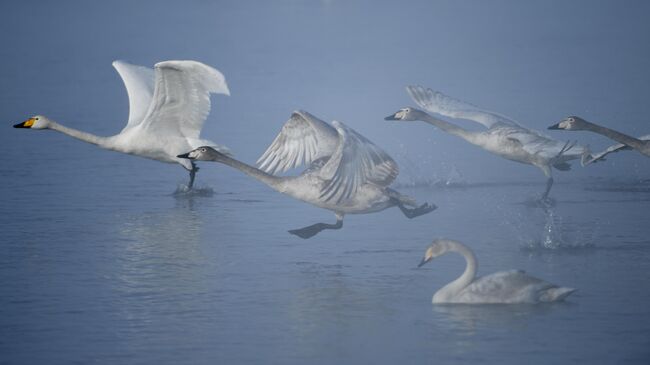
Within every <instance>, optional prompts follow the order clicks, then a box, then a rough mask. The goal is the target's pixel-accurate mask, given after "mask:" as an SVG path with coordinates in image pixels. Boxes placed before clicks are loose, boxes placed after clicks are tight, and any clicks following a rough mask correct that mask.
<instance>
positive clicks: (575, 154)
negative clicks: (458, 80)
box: [384, 86, 590, 200]
mask: <svg viewBox="0 0 650 365" xmlns="http://www.w3.org/2000/svg"><path fill="white" fill-rule="evenodd" d="M406 90H407V92H408V93H409V95H410V96H411V98H412V99H413V100H414V101H415V102H416V103H417V104H418V105H419V106H420V107H421V108H423V109H425V110H427V111H429V112H431V113H435V114H439V115H442V116H445V117H450V118H460V119H467V120H470V121H473V122H477V123H480V124H482V125H483V126H485V127H486V128H487V130H483V131H471V130H467V129H464V128H461V127H459V126H456V125H454V124H452V123H449V122H446V121H444V120H441V119H438V118H434V117H433V116H431V115H429V114H428V113H426V112H424V111H422V110H419V109H416V108H412V107H406V108H402V109H400V110H399V111H397V112H396V113H395V114H392V115H389V116H387V117H386V118H384V119H385V120H401V121H416V120H419V121H424V122H427V123H429V124H432V125H434V126H436V127H438V128H440V129H442V130H443V131H445V132H447V133H449V134H453V135H455V136H458V137H460V138H462V139H464V140H465V141H467V142H469V143H471V144H473V145H476V146H479V147H481V148H483V149H484V150H486V151H488V152H491V153H493V154H495V155H498V156H501V157H503V158H505V159H508V160H512V161H516V162H520V163H525V164H529V165H533V166H536V167H537V168H539V169H540V170H542V172H543V173H544V175H545V176H546V178H547V180H546V190H545V191H544V194H543V195H542V200H546V199H547V198H548V194H549V192H550V191H551V187H552V186H553V173H552V168H556V169H558V170H561V171H567V170H570V169H571V165H570V164H569V163H568V162H567V161H570V160H573V159H582V161H583V163H584V161H586V160H587V159H588V157H589V155H590V152H589V150H588V149H587V148H586V147H583V146H578V145H576V144H575V143H569V142H566V143H564V142H560V141H557V140H554V139H552V138H550V137H547V136H544V135H542V134H541V133H539V132H537V131H534V130H531V129H528V128H525V127H523V126H521V125H520V124H519V123H517V122H515V121H514V120H512V119H510V118H508V117H505V116H503V115H500V114H497V113H494V112H490V111H487V110H483V109H480V108H478V107H476V106H474V105H471V104H468V103H465V102H463V101H460V100H457V99H454V98H452V97H450V96H447V95H445V94H443V93H441V92H434V91H432V90H431V89H424V88H423V87H422V86H408V87H407V88H406Z"/></svg>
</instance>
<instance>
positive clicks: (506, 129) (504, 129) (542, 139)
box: [488, 125, 586, 160]
mask: <svg viewBox="0 0 650 365" xmlns="http://www.w3.org/2000/svg"><path fill="white" fill-rule="evenodd" d="M488 133H490V134H492V135H501V136H504V137H506V138H508V139H510V140H514V141H517V142H519V143H520V144H521V147H522V148H523V149H524V150H525V151H526V152H528V153H530V154H532V155H538V156H540V157H543V158H545V159H552V158H555V157H557V156H558V155H559V154H560V152H562V151H563V150H564V149H565V147H567V142H566V141H558V140H556V139H553V138H551V137H548V136H545V135H543V134H542V133H539V132H537V131H535V130H531V129H528V128H524V127H520V126H505V125H502V126H500V127H498V128H493V129H490V130H489V131H488ZM585 151H586V149H585V147H584V146H581V145H574V146H573V147H571V148H570V149H568V150H564V151H563V152H562V156H564V157H563V159H565V160H566V159H569V160H570V159H576V158H580V157H581V156H582V154H583V153H584V152H585Z"/></svg>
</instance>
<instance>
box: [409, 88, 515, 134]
mask: <svg viewBox="0 0 650 365" xmlns="http://www.w3.org/2000/svg"><path fill="white" fill-rule="evenodd" d="M406 91H407V92H408V93H409V95H410V96H411V98H412V99H413V101H415V103H417V104H418V105H419V106H420V107H421V108H424V109H426V110H427V111H429V112H431V113H436V114H440V115H442V116H445V117H450V118H458V119H467V120H470V121H473V122H476V123H480V124H482V125H484V126H485V127H486V128H492V127H493V126H496V125H511V126H519V123H517V122H515V121H514V120H512V119H510V118H508V117H506V116H503V115H501V114H498V113H495V112H491V111H488V110H484V109H481V108H479V107H476V106H474V105H472V104H470V103H466V102H464V101H460V100H458V99H454V98H452V97H451V96H448V95H445V94H443V93H441V92H439V91H433V90H431V89H425V88H424V87H422V86H407V87H406Z"/></svg>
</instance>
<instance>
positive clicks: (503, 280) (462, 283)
mask: <svg viewBox="0 0 650 365" xmlns="http://www.w3.org/2000/svg"><path fill="white" fill-rule="evenodd" d="M448 252H456V253H458V254H460V255H462V256H463V257H464V258H465V261H466V267H465V271H464V272H463V274H462V275H461V276H460V277H458V278H457V279H456V280H454V281H452V282H451V283H449V284H447V285H445V286H444V287H443V288H441V289H439V290H438V291H437V292H436V293H435V294H434V295H433V298H432V302H433V303H436V304H440V303H465V304H487V303H502V304H514V303H543V302H555V301H560V300H563V299H564V298H566V297H567V296H568V295H569V294H571V293H573V292H574V291H575V289H573V288H566V287H559V286H557V285H555V284H551V283H549V282H546V281H544V280H542V279H538V278H536V277H534V276H530V275H528V274H526V272H524V271H521V270H510V271H501V272H497V273H494V274H490V275H486V276H482V277H478V278H477V277H476V271H477V270H478V261H477V260H476V257H475V256H474V253H473V252H472V251H471V250H470V249H469V247H467V246H465V245H464V244H462V243H460V242H458V241H453V240H447V239H437V240H434V241H433V243H432V244H431V246H430V247H429V248H428V249H427V250H426V252H425V254H424V258H423V259H422V261H421V262H420V266H422V265H424V264H425V263H427V262H429V261H431V260H432V259H434V258H436V257H439V256H442V255H444V254H445V253H448Z"/></svg>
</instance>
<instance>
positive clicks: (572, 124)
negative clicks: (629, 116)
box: [548, 116, 650, 163]
mask: <svg viewBox="0 0 650 365" xmlns="http://www.w3.org/2000/svg"><path fill="white" fill-rule="evenodd" d="M548 129H564V130H567V131H592V132H594V133H598V134H601V135H603V136H605V137H609V138H610V139H613V140H615V141H616V142H619V143H620V144H616V145H613V146H611V147H609V148H608V149H606V150H605V151H603V152H601V153H599V154H598V155H595V156H594V157H593V158H592V159H590V160H589V161H588V162H589V163H591V162H595V161H597V160H599V159H602V158H603V157H605V156H606V155H607V154H609V153H612V152H617V151H620V150H623V149H634V150H637V151H639V152H640V153H641V154H642V155H644V156H646V157H650V134H649V135H645V136H642V137H639V138H634V137H630V136H628V135H627V134H623V133H621V132H618V131H615V130H613V129H609V128H605V127H603V126H600V125H598V124H594V123H591V122H587V121H586V120H584V119H582V118H580V117H576V116H571V117H568V118H565V119H564V120H563V121H561V122H559V123H557V124H554V125H552V126H550V127H548Z"/></svg>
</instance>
